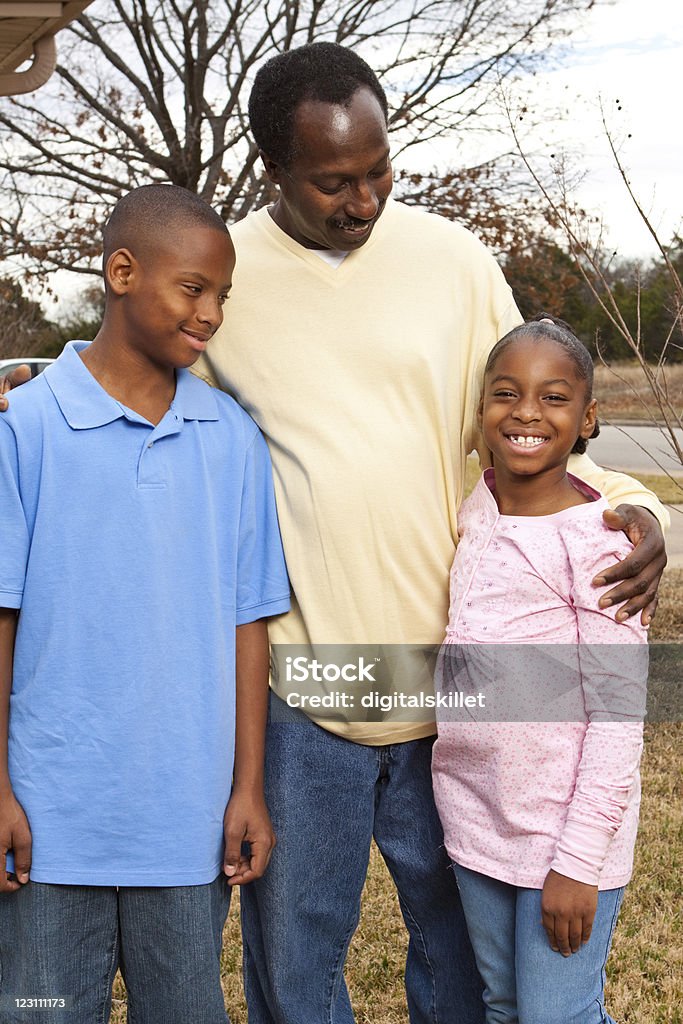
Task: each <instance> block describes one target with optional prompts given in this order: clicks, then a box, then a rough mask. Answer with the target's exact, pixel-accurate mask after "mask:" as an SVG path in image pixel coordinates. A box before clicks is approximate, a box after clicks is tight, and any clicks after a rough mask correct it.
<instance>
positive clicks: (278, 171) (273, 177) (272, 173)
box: [258, 149, 282, 185]
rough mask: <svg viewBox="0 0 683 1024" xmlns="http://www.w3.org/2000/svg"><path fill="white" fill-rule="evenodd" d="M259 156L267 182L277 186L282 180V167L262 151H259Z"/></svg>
mask: <svg viewBox="0 0 683 1024" xmlns="http://www.w3.org/2000/svg"><path fill="white" fill-rule="evenodd" d="M258 152H259V156H260V157H261V161H262V163H263V167H264V170H265V172H266V174H267V175H268V180H269V181H272V183H273V185H279V184H280V181H281V179H282V167H281V166H280V164H277V163H275V161H274V160H271V158H270V157H269V156H268V154H267V153H264V152H263V150H262V149H259V151H258Z"/></svg>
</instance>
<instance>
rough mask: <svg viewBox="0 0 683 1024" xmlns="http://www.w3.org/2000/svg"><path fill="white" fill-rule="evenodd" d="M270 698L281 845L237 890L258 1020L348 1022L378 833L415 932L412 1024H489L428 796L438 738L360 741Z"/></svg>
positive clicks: (408, 977) (271, 768)
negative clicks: (348, 968) (350, 964)
mask: <svg viewBox="0 0 683 1024" xmlns="http://www.w3.org/2000/svg"><path fill="white" fill-rule="evenodd" d="M271 701H272V705H271V721H270V722H269V726H268V734H267V742H266V799H267V801H268V807H269V810H270V813H271V816H272V819H273V826H274V828H275V834H276V835H277V845H276V847H275V850H274V851H273V857H272V859H271V862H270V865H269V867H268V870H267V871H266V873H265V875H264V876H263V878H259V879H258V880H257V881H255V882H252V883H251V884H250V885H246V886H243V888H242V891H241V893H240V900H241V905H242V933H243V940H244V955H245V988H246V995H247V1004H248V1007H249V1024H352V1022H353V1019H354V1017H353V1012H352V1009H351V1003H350V1000H349V995H348V992H347V989H346V984H345V981H344V961H345V959H346V952H347V949H348V947H349V943H350V941H351V938H352V936H353V933H354V931H355V929H356V925H357V923H358V915H359V911H360V900H361V892H362V890H363V884H364V882H365V876H366V872H367V867H368V858H369V854H370V843H371V840H372V838H373V835H374V838H375V841H376V843H377V845H378V847H379V849H380V851H381V853H382V856H383V857H384V860H385V861H386V864H387V867H388V868H389V871H390V873H391V876H392V878H393V881H394V884H395V886H396V889H397V890H398V899H399V903H400V906H401V912H402V914H403V918H404V921H405V923H406V927H407V929H408V932H409V936H410V941H409V944H408V955H407V961H406V971H405V984H406V993H407V1001H408V1010H409V1015H410V1021H411V1024H483V1021H484V1008H483V1003H482V1001H481V979H480V978H479V975H478V973H477V969H476V966H475V963H474V956H473V954H472V948H471V946H470V941H469V939H468V937H467V928H466V926H465V919H464V915H463V912H462V907H461V906H460V900H459V898H458V890H457V886H456V884H455V879H454V877H453V872H452V870H451V866H450V861H449V858H448V856H447V854H446V851H445V850H444V847H443V832H442V829H441V823H440V821H439V818H438V815H437V812H436V807H435V805H434V798H433V795H432V779H431V751H432V742H433V738H432V737H428V738H426V739H419V740H414V741H411V742H406V743H397V744H390V745H389V746H365V745H363V744H360V743H351V742H349V741H348V740H345V739H341V738H340V737H339V736H335V735H334V734H332V733H330V732H328V731H326V730H325V729H322V728H321V727H320V726H318V725H315V724H314V723H313V722H311V721H310V720H309V719H308V718H307V717H306V716H305V715H304V714H302V712H300V711H297V710H295V709H290V708H288V707H287V705H286V704H285V703H284V702H283V701H281V700H279V698H278V697H275V696H274V695H271ZM368 914H369V915H372V916H377V915H379V914H381V909H378V908H377V907H372V906H369V907H368ZM362 955H363V954H362V953H361V956H362ZM373 970H374V971H376V972H377V974H378V975H379V976H381V975H383V974H384V973H385V972H386V964H383V963H382V961H381V960H379V961H378V962H377V963H376V964H374V965H371V964H368V971H369V973H371V972H372V971H373Z"/></svg>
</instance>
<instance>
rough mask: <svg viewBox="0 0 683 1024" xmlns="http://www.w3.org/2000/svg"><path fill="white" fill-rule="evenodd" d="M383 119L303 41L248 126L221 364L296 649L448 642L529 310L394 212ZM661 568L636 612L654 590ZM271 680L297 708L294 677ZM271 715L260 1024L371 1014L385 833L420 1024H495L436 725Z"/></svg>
mask: <svg viewBox="0 0 683 1024" xmlns="http://www.w3.org/2000/svg"><path fill="white" fill-rule="evenodd" d="M386 112H387V107H386V99H385V97H384V93H383V91H382V89H381V86H380V85H379V82H378V81H377V79H376V77H375V76H374V75H373V73H372V71H371V70H370V68H369V67H368V66H367V65H366V64H365V63H364V62H363V61H362V60H360V59H359V58H358V57H356V56H355V55H354V54H353V53H351V52H350V51H348V50H345V49H344V48H342V47H337V46H334V45H331V44H314V45H312V46H307V47H302V48H300V49H298V50H294V51H290V52H289V53H285V54H281V55H280V56H278V57H276V58H275V59H274V60H273V61H271V62H268V64H266V65H265V66H264V67H263V68H262V69H261V71H260V72H259V74H258V75H257V79H256V82H255V85H254V90H253V93H252V97H251V102H250V118H251V123H252V129H253V132H254V135H255V138H256V140H257V143H258V145H259V148H260V149H261V151H262V157H263V160H264V164H265V167H266V170H267V172H268V175H269V177H270V178H271V180H272V181H273V182H274V183H275V184H277V185H278V186H279V189H280V195H279V199H278V201H277V202H276V204H275V205H274V206H273V207H272V208H271V209H270V210H265V209H264V210H260V211H258V212H257V213H254V214H252V215H250V216H249V217H247V218H246V219H245V220H244V221H243V222H241V223H240V224H238V225H237V226H236V227H235V228H234V229H231V230H232V234H233V239H234V243H235V247H236V250H237V267H236V271H235V276H234V290H233V292H232V294H231V298H230V301H229V303H228V304H227V306H226V313H225V325H224V328H223V329H221V331H219V332H218V333H217V334H216V336H215V337H214V339H213V340H212V343H211V347H210V349H209V353H210V354H209V357H208V358H207V359H206V361H205V362H204V364H203V368H204V371H205V372H206V375H207V377H209V379H211V380H212V381H213V382H215V383H218V384H219V385H220V386H222V387H225V388H227V389H228V390H230V391H231V392H232V393H233V394H234V395H235V396H236V397H237V398H238V400H239V401H240V402H241V404H242V405H244V407H245V408H246V409H247V410H248V411H249V412H250V413H251V414H252V416H253V417H254V419H255V420H256V421H257V423H258V424H259V426H260V427H261V429H262V430H263V432H264V433H265V435H266V437H267V439H268V441H269V445H270V449H271V455H272V459H273V467H274V474H275V483H276V493H277V499H278V513H279V518H280V525H281V530H282V535H283V541H284V546H285V551H286V557H287V561H288V567H289V570H290V576H291V580H292V586H293V591H294V602H293V610H292V612H291V613H290V614H288V615H286V616H282V617H280V618H279V619H277V620H275V621H274V623H273V628H272V630H271V640H272V642H273V643H274V644H275V645H295V649H297V650H299V649H305V648H306V646H307V645H309V644H311V643H314V644H316V645H327V644H339V645H365V644H369V645H376V644H379V645H388V646H389V647H390V648H391V649H396V647H397V646H398V645H406V646H410V645H413V646H414V645H419V644H437V643H439V641H440V639H441V637H442V635H443V628H444V625H445V622H446V619H447V607H448V593H447V586H448V583H447V581H448V571H449V568H450V565H451V562H452V558H453V551H454V546H455V539H456V538H457V522H456V509H457V508H458V506H459V504H460V501H461V499H462V494H463V467H464V459H465V456H466V454H467V453H468V452H469V451H470V450H471V449H472V448H473V447H474V445H475V443H476V442H477V432H476V422H475V413H476V405H477V402H478V398H479V389H480V380H481V375H482V370H483V365H484V362H485V360H486V356H487V354H488V351H489V350H490V348H491V347H492V346H493V344H494V342H495V341H496V340H497V339H498V338H499V337H500V336H501V335H502V334H504V333H505V332H506V330H507V329H508V328H510V327H512V326H514V325H515V324H516V323H518V322H519V319H520V318H519V314H518V312H517V310H516V308H515V306H514V303H513V301H512V296H511V293H510V290H509V288H508V287H507V285H506V284H505V281H504V279H503V277H502V274H501V273H500V270H499V269H498V267H497V266H496V264H495V262H494V261H493V259H492V258H491V257H490V255H488V254H487V252H486V251H485V249H484V248H483V246H481V244H480V243H479V242H477V241H476V239H474V238H473V237H472V236H471V235H470V234H469V233H468V232H466V231H465V230H464V229H462V228H460V227H459V226H457V225H455V224H452V223H450V222H447V221H445V220H443V219H441V218H438V217H431V216H428V215H426V214H424V213H421V212H418V211H415V210H411V209H409V208H407V207H405V206H402V205H401V204H398V203H394V202H392V201H391V200H390V199H389V193H390V191H391V187H392V178H391V165H390V161H389V143H388V136H387V124H386ZM578 472H580V475H582V476H584V477H589V478H590V480H591V482H592V483H594V484H595V485H596V486H597V487H602V488H603V489H605V490H606V491H607V493H608V496H609V497H610V499H611V501H612V503H613V504H616V503H618V502H619V501H629V500H637V502H638V503H639V504H641V505H650V506H651V507H653V508H654V507H656V505H655V503H654V501H653V500H652V499H651V497H650V498H648V496H647V493H646V492H642V491H640V490H638V489H637V485H635V484H634V483H633V481H628V479H627V478H623V477H614V476H609V477H608V475H607V474H601V473H600V472H599V471H598V470H597V469H596V467H594V466H593V465H592V463H590V460H588V459H585V463H583V464H582V465H581V468H580V470H578ZM607 485H609V486H607ZM634 514H636V515H637V513H634ZM639 516H640V517H639V519H638V522H639V524H640V525H639V527H638V529H639V530H640V531H641V532H643V533H644V532H645V530H646V528H647V523H648V520H651V522H652V524H653V526H654V527H655V529H656V523H655V521H654V520H653V519H652V518H651V517H650V516H649V514H648V513H647V512H642V513H640V514H639ZM657 532H658V531H657ZM660 537H661V535H660ZM653 548H654V549H655V551H656V550H657V549H658V543H657V541H655V543H654V544H653V545H650V550H649V553H645V552H643V558H642V559H641V561H642V562H643V563H645V562H650V561H652V557H653V554H652V549H653ZM655 562H656V564H655V569H654V572H652V571H650V572H649V573H647V574H644V575H643V576H641V577H639V578H638V580H636V581H635V582H634V583H633V584H629V585H622V586H621V587H620V588H619V591H618V594H617V596H618V599H619V600H623V599H624V596H625V595H626V596H629V595H630V594H631V593H633V594H635V593H639V591H640V587H641V585H644V586H645V588H646V589H647V590H648V591H652V584H653V580H654V582H655V583H656V578H657V577H658V574H659V571H661V563H662V559H661V556H660V555H657V556H656V558H655ZM623 571H624V570H623V569H622V572H623ZM608 575H609V578H611V579H612V580H616V579H619V578H621V575H620V573H619V572H614V571H613V572H612V573H611V574H608ZM650 602H651V598H648V599H646V600H641V601H640V602H638V601H635V602H631V603H630V605H629V610H631V611H633V610H634V609H639V608H640V607H644V606H645V605H650ZM287 649H290V648H289V646H286V647H285V650H287ZM403 684H405V687H407V686H409V685H411V686H412V687H413V688H415V689H416V690H417V689H420V688H426V687H427V686H428V685H429V679H428V678H426V674H424V673H423V674H422V675H421V676H419V677H418V676H417V675H416V676H415V677H414V678H412V679H411V678H405V679H402V685H403ZM274 688H275V690H276V692H277V691H278V690H279V692H281V693H284V692H285V686H284V680H283V679H282V678H281V679H280V680H274ZM272 700H273V721H272V722H271V725H270V728H269V736H268V752H267V776H268V778H267V783H266V785H267V797H268V803H269V808H270V810H271V815H272V818H273V824H274V828H275V831H276V835H277V838H278V845H277V847H276V850H275V854H274V856H273V858H272V861H271V865H270V868H269V870H268V872H267V874H266V876H265V878H264V879H263V880H262V881H261V882H259V883H254V884H252V885H251V886H250V887H247V888H245V890H244V892H243V893H242V900H243V908H244V941H245V964H246V988H247V999H248V1002H249V1010H250V1022H251V1024H274V1022H278V1024H322V1022H323V1021H328V1022H329V1021H333V1022H334V1024H349V1022H351V1021H353V1014H352V1011H351V1006H350V1001H349V997H348V993H347V991H346V986H345V984H344V980H343V966H344V959H345V955H346V950H347V947H348V944H349V942H350V939H351V936H352V934H353V931H354V929H355V926H356V923H357V918H358V910H359V902H360V894H361V890H362V887H363V882H364V879H365V872H366V867H367V860H368V855H369V848H370V842H371V838H372V836H373V834H374V837H375V840H376V842H377V844H378V846H379V848H380V850H381V851H382V854H383V856H384V858H385V860H386V862H387V865H388V867H389V870H390V872H391V874H392V877H393V879H394V881H395V883H396V886H397V889H398V893H399V899H400V903H401V909H402V912H403V916H404V919H405V921H406V925H407V927H408V930H409V933H410V945H409V950H408V959H407V964H406V989H407V998H408V1006H409V1010H410V1016H411V1021H412V1022H413V1024H426V1022H427V1021H429V1022H434V1021H438V1022H440V1024H444V1022H450V1024H472V1022H477V1024H479V1022H480V1021H482V1020H483V1006H482V1004H481V1000H480V998H479V992H480V983H479V981H478V978H477V975H476V971H475V969H474V961H473V958H472V953H471V950H470V947H469V940H468V938H467V935H466V931H465V929H464V924H463V918H462V912H461V909H460V906H459V899H458V895H457V890H456V887H455V884H454V882H453V878H452V873H451V872H450V870H449V864H448V860H447V858H446V856H445V853H444V851H443V848H442V833H441V827H440V824H439V822H438V818H437V815H436V811H435V808H434V804H433V798H432V793H431V777H430V755H431V745H432V739H433V734H434V731H435V726H434V723H433V722H429V721H424V720H422V721H409V720H408V721H406V720H405V718H403V719H398V720H390V721H386V722H381V721H380V722H372V721H349V720H346V721H344V720H339V719H326V720H325V721H324V727H321V726H320V725H317V724H315V723H314V722H313V721H311V720H310V719H309V718H308V717H307V716H306V715H303V714H301V713H299V712H296V711H289V719H287V715H286V714H285V712H286V711H287V710H288V709H287V707H286V705H284V709H283V702H282V701H280V700H279V699H278V698H277V697H276V696H274V697H273V698H272Z"/></svg>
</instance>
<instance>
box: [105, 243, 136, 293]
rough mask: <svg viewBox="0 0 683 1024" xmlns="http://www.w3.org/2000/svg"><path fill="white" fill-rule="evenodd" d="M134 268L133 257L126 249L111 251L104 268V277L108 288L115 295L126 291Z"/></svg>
mask: <svg viewBox="0 0 683 1024" xmlns="http://www.w3.org/2000/svg"><path fill="white" fill-rule="evenodd" d="M134 270H135V257H134V256H133V254H132V253H131V252H130V250H128V249H117V250H116V252H113V253H112V254H111V256H110V257H109V259H108V260H107V264H106V266H105V268H104V277H105V281H106V283H107V285H108V287H109V289H110V290H111V291H112V292H114V294H115V295H123V294H125V292H127V291H128V289H129V287H130V283H131V279H132V277H133V273H134Z"/></svg>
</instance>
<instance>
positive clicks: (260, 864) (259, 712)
mask: <svg viewBox="0 0 683 1024" xmlns="http://www.w3.org/2000/svg"><path fill="white" fill-rule="evenodd" d="M268 669H269V654H268V632H267V628H266V621H265V619H258V620H257V621H256V622H248V623H246V624H245V625H243V626H238V627H237V636H236V652H235V684H236V693H235V769H234V781H233V787H232V793H231V796H230V800H229V802H228V806H227V809H226V812H225V863H224V868H223V870H224V871H225V874H226V875H227V876H228V880H229V884H230V885H244V884H245V883H246V882H251V881H253V880H254V879H255V878H260V876H261V875H262V874H263V872H264V871H265V870H266V867H267V866H268V861H269V860H270V855H271V853H272V851H273V847H274V846H275V835H274V833H273V828H272V825H271V823H270V816H269V814H268V809H267V807H266V803H265V798H264V796H263V759H264V746H265V729H266V718H267V714H268ZM242 843H248V844H249V846H250V847H251V849H250V853H249V856H245V855H244V854H243V853H242Z"/></svg>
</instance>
